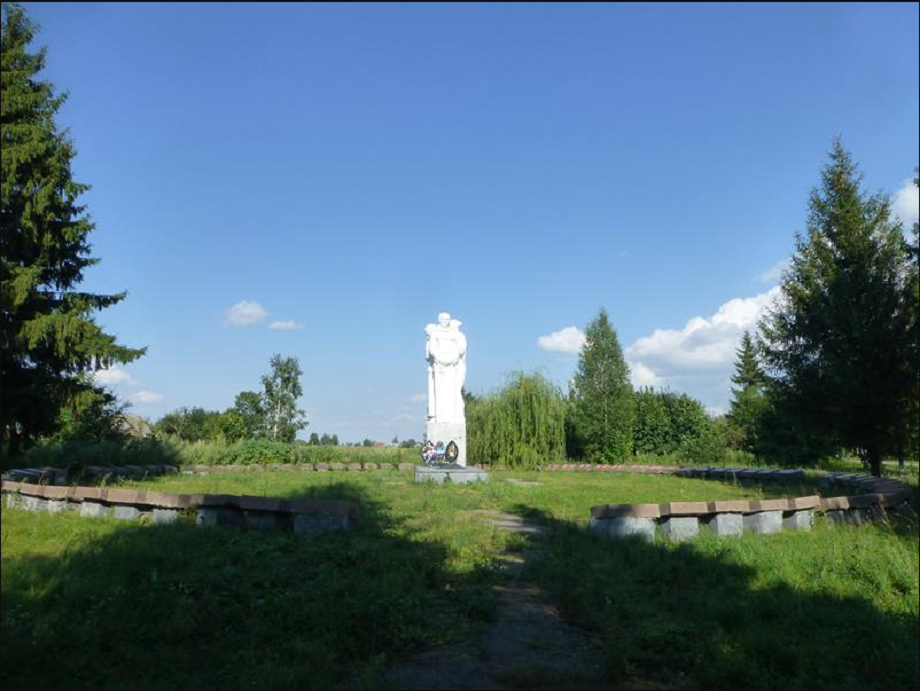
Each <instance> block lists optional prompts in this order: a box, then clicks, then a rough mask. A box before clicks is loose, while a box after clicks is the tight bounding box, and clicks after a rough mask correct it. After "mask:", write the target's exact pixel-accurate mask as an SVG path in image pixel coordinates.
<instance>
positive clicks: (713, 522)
mask: <svg viewBox="0 0 920 691" xmlns="http://www.w3.org/2000/svg"><path fill="white" fill-rule="evenodd" d="M685 470H689V471H690V472H691V473H694V474H697V473H699V474H702V475H708V476H709V477H712V478H714V479H715V478H720V477H724V476H725V475H727V474H728V473H729V472H730V469H729V470H727V471H726V470H723V471H719V472H714V473H713V470H714V469H685ZM691 476H692V475H691ZM803 476H804V473H803V472H802V471H782V470H780V471H760V472H758V473H757V474H756V477H758V478H760V479H778V480H788V479H789V478H792V479H798V478H801V477H803ZM749 477H751V475H749ZM828 479H829V481H830V482H831V483H833V484H839V485H843V486H844V487H847V488H852V489H854V490H857V491H860V492H863V493H862V494H856V495H853V496H843V497H819V496H817V495H812V496H807V497H791V498H782V499H764V500H759V501H736V500H732V501H713V502H666V503H663V504H602V505H600V506H594V507H592V508H591V518H590V519H589V522H588V529H589V530H590V531H591V532H594V533H597V534H600V535H604V536H605V537H612V538H623V537H630V536H638V537H641V538H643V539H646V540H649V541H651V540H654V539H655V535H656V532H657V531H660V533H661V535H662V536H663V537H665V538H668V539H671V540H675V541H683V540H687V539H691V538H693V537H696V536H697V535H698V534H699V532H700V529H701V527H703V528H706V529H708V530H710V531H711V532H712V533H714V534H716V535H720V536H733V535H741V534H743V533H753V534H757V535H771V534H775V533H779V532H782V531H783V530H790V531H805V530H811V527H812V524H813V523H814V519H815V515H822V516H825V517H826V518H828V519H830V520H834V521H838V522H843V521H846V522H850V523H856V524H859V523H863V522H865V521H867V520H871V519H873V518H878V517H882V516H884V515H885V512H886V510H891V509H897V508H899V507H901V506H903V505H904V504H905V502H907V501H908V500H909V499H910V493H911V492H910V487H909V486H907V485H906V484H904V483H903V482H898V481H897V480H891V479H886V478H874V477H870V476H860V475H851V474H833V475H830V474H829V476H828Z"/></svg>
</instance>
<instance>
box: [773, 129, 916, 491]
mask: <svg viewBox="0 0 920 691" xmlns="http://www.w3.org/2000/svg"><path fill="white" fill-rule="evenodd" d="M809 207H810V213H809V216H808V223H807V230H806V232H805V233H804V234H798V235H797V236H796V251H795V254H794V255H793V257H792V264H791V267H790V269H789V271H788V272H787V274H786V276H785V278H784V279H783V282H782V284H781V291H782V295H781V298H780V299H779V300H778V301H777V303H776V304H775V305H774V307H773V308H772V310H771V311H770V312H769V313H768V314H767V316H766V317H765V318H764V319H763V320H762V321H761V324H760V328H761V333H762V342H763V355H764V361H765V364H766V365H767V367H768V374H771V375H772V381H771V382H770V389H771V398H772V397H773V395H774V394H773V392H776V394H777V398H776V400H774V401H773V404H774V405H777V406H781V410H782V412H783V414H784V416H785V417H786V418H788V419H794V420H798V421H799V422H800V423H801V424H802V425H803V427H804V428H805V429H806V430H807V431H808V432H809V433H810V434H813V435H815V436H817V437H821V438H824V439H830V440H832V441H833V442H835V443H837V444H839V445H842V446H844V447H846V448H849V449H853V450H855V451H856V452H857V453H859V454H860V456H861V457H862V458H863V460H864V461H865V462H866V463H867V464H868V465H869V467H870V468H871V470H872V472H873V473H874V474H876V475H878V474H880V473H881V463H882V457H883V455H884V454H886V453H892V452H897V450H898V446H900V445H901V443H902V442H901V440H902V439H903V430H904V428H905V426H906V425H907V424H908V421H907V419H906V416H907V411H906V410H905V406H904V404H903V403H904V400H905V399H906V398H908V396H909V395H910V389H911V387H916V382H915V381H911V380H910V379H909V378H908V377H905V376H904V363H905V362H907V361H908V359H909V358H911V357H913V358H916V357H917V353H916V350H914V349H912V346H911V343H912V341H914V335H913V334H911V333H910V318H909V314H908V309H907V307H906V302H905V299H904V296H905V293H906V291H907V287H906V285H905V282H906V281H907V280H908V263H909V262H908V253H907V251H906V248H905V243H904V241H903V238H902V235H901V228H900V224H898V223H897V222H895V221H893V220H892V217H891V208H890V201H889V197H888V195H886V194H881V193H880V194H875V195H872V196H869V195H867V194H865V193H864V192H863V191H862V189H861V176H860V175H859V174H858V171H857V167H856V165H855V164H854V163H853V161H852V159H851V157H850V154H849V153H848V152H847V151H846V150H845V149H844V148H843V146H842V145H841V143H840V142H839V141H836V142H835V143H834V146H833V150H832V151H831V154H830V162H829V163H828V165H827V166H826V167H825V169H824V170H823V172H822V174H821V184H820V186H819V187H818V188H816V189H815V190H814V191H813V192H812V194H811V197H810V204H809Z"/></svg>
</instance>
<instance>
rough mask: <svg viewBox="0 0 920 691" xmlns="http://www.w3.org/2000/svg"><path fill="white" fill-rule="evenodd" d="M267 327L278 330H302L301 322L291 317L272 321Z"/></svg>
mask: <svg viewBox="0 0 920 691" xmlns="http://www.w3.org/2000/svg"><path fill="white" fill-rule="evenodd" d="M268 328H270V329H276V330H279V331H295V330H296V331H302V330H303V324H298V323H297V322H295V321H294V320H293V319H291V320H289V321H281V322H272V323H271V324H270V325H269V327H268Z"/></svg>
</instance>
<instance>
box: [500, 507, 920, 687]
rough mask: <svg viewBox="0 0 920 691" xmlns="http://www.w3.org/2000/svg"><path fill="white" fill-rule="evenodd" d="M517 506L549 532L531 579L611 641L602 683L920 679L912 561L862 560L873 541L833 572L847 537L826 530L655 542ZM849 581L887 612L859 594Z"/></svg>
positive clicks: (889, 683)
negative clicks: (609, 534) (833, 557)
mask: <svg viewBox="0 0 920 691" xmlns="http://www.w3.org/2000/svg"><path fill="white" fill-rule="evenodd" d="M515 513H517V514H518V515H521V516H523V517H526V518H527V519H528V520H532V521H535V522H539V523H542V524H544V525H546V526H548V527H549V528H550V530H549V531H548V534H547V538H546V545H545V550H544V552H543V554H544V556H543V557H542V558H541V559H539V560H537V561H535V562H534V563H533V564H532V565H531V567H530V568H531V572H532V575H533V577H535V578H536V579H537V581H538V582H540V583H541V584H542V585H543V587H544V588H546V589H547V590H548V591H549V592H550V593H551V594H552V596H553V597H554V598H555V599H556V601H557V602H558V603H559V604H560V605H561V607H562V610H563V612H564V613H565V614H566V615H567V616H569V617H570V618H572V619H573V620H575V621H576V622H578V623H581V624H583V625H586V626H588V627H589V628H591V629H594V630H596V631H598V632H600V633H602V635H604V636H605V638H606V645H605V650H606V653H607V672H608V677H609V680H610V682H611V683H613V684H615V685H617V686H619V687H621V688H707V689H710V688H712V689H737V688H762V689H775V688H802V689H805V688H807V689H814V688H827V689H839V688H859V689H863V688H877V689H891V688H897V689H902V688H903V689H908V688H911V689H916V688H918V686H920V672H918V616H917V572H916V558H915V557H914V558H913V559H911V557H909V556H907V555H906V554H904V557H905V559H904V560H903V563H900V564H897V565H892V564H888V563H886V562H885V559H886V557H885V556H884V555H875V557H874V558H873V555H871V554H861V553H860V552H859V549H860V548H863V547H866V546H867V545H869V546H871V544H873V543H871V542H869V543H863V544H859V545H854V546H853V547H852V554H851V555H848V560H847V566H846V570H845V572H840V573H826V572H824V571H825V570H826V569H827V568H828V565H829V564H831V563H833V562H830V561H824V560H822V558H821V555H822V550H839V549H846V545H844V544H843V543H842V542H841V541H840V540H835V542H834V544H833V545H829V544H828V545H824V544H822V542H821V541H822V539H824V538H826V537H827V534H825V535H823V536H822V535H821V534H820V531H819V532H817V533H810V534H799V535H783V536H774V537H760V538H754V539H753V540H750V539H745V540H735V541H728V542H726V541H724V540H720V539H718V538H715V537H712V536H709V537H706V536H703V537H701V538H700V539H698V540H697V541H695V542H693V543H685V544H682V545H674V544H664V543H654V544H650V543H647V542H644V541H641V540H639V539H629V540H610V539H608V538H605V537H602V536H598V535H595V534H592V533H588V532H587V531H586V530H584V529H583V528H580V527H578V526H576V525H573V524H571V523H567V522H561V521H558V520H556V519H554V518H553V517H552V516H550V515H548V514H546V513H545V512H543V511H541V510H539V509H534V508H533V507H529V506H525V505H520V506H518V507H517V509H516V511H515ZM843 530H847V529H843ZM867 530H873V529H872V528H869V529H867ZM912 531H913V543H914V546H913V550H914V553H916V543H917V533H916V524H914V526H913V529H912ZM852 534H853V535H854V536H856V537H855V538H854V539H856V540H859V532H858V531H853V532H852ZM841 535H842V534H841ZM841 535H838V537H841ZM832 537H833V536H832ZM863 537H871V536H870V535H869V534H868V533H867V534H865V535H864V536H863ZM878 544H881V540H880V541H879V543H878ZM888 545H889V547H891V545H892V543H891V542H889V543H888ZM893 545H894V546H893V547H891V548H892V549H894V550H895V552H901V553H904V552H905V551H907V550H908V549H909V548H906V547H905V546H904V545H903V544H900V541H899V540H897V541H894V543H893ZM797 555H798V556H797ZM811 555H813V557H814V559H813V561H809V560H810V559H811ZM770 560H777V564H778V566H777V568H775V569H773V568H771V567H770V566H769V565H768V562H769V561H770ZM911 562H912V563H911ZM784 565H785V566H784ZM809 569H812V572H811V573H809ZM790 582H794V583H795V584H796V586H797V587H792V585H790ZM854 583H856V584H857V586H856V588H855V589H856V590H857V592H858V589H859V588H865V589H867V590H868V591H869V592H872V593H878V594H879V598H880V599H881V601H883V602H886V604H888V605H889V607H888V611H887V612H882V611H880V610H879V609H878V608H877V607H875V606H874V605H873V603H871V602H869V601H867V599H863V598H862V597H859V596H858V595H854V594H853V593H854ZM835 589H839V592H846V593H847V594H846V595H837V594H834V590H835ZM911 601H912V605H911V604H910V603H911ZM899 608H900V609H901V610H902V611H898V610H899Z"/></svg>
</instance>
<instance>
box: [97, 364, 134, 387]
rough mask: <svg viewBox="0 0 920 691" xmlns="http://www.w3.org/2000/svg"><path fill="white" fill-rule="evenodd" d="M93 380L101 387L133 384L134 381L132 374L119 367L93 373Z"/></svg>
mask: <svg viewBox="0 0 920 691" xmlns="http://www.w3.org/2000/svg"><path fill="white" fill-rule="evenodd" d="M93 380H94V381H95V382H96V383H97V384H99V385H100V386H117V385H118V384H133V383H134V379H133V378H132V377H131V375H130V374H128V373H127V372H125V371H124V370H123V369H121V368H119V367H109V368H107V369H100V370H96V371H95V372H93Z"/></svg>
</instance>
